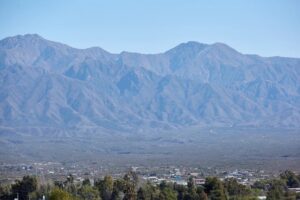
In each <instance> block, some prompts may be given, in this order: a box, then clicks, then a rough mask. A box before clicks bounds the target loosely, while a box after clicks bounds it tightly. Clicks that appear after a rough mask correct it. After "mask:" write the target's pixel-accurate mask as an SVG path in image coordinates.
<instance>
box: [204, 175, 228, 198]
mask: <svg viewBox="0 0 300 200" xmlns="http://www.w3.org/2000/svg"><path fill="white" fill-rule="evenodd" d="M204 188H205V192H206V193H207V194H208V196H209V198H210V199H211V200H226V195H225V190H224V186H223V183H222V182H221V181H220V180H219V179H218V178H216V177H208V178H206V180H205V184H204Z"/></svg>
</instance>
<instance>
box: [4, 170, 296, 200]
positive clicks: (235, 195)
mask: <svg viewBox="0 0 300 200" xmlns="http://www.w3.org/2000/svg"><path fill="white" fill-rule="evenodd" d="M296 187H300V175H296V174H295V173H293V172H291V171H285V172H283V173H281V174H280V176H279V178H277V179H270V180H261V181H257V182H255V183H254V184H253V185H252V186H245V185H242V184H240V183H238V181H237V180H236V179H233V178H229V179H225V180H224V181H221V180H220V179H218V178H217V177H207V178H206V180H205V184H204V185H201V186H197V185H195V183H194V180H193V178H192V177H190V178H189V179H188V184H187V186H185V185H178V184H176V183H171V182H165V181H163V182H161V183H160V184H158V185H156V184H152V183H150V182H144V183H141V181H139V178H138V176H137V174H136V173H134V172H129V173H127V174H125V175H124V177H123V178H119V179H115V180H114V179H113V178H112V177H111V176H105V177H104V178H103V179H98V180H96V181H95V183H94V184H91V182H90V180H89V179H85V180H84V181H83V182H82V183H80V184H78V183H75V181H74V177H73V176H72V175H69V176H68V177H67V178H66V180H65V181H56V182H54V184H47V185H40V184H39V182H38V180H37V178H36V177H35V176H24V177H23V179H22V180H16V181H15V183H14V184H11V185H0V199H1V200H11V199H14V198H18V199H19V200H28V199H30V200H39V199H42V198H43V196H44V197H45V199H46V200H48V199H49V200H255V199H257V198H258V196H259V195H266V196H267V200H297V199H300V194H299V193H298V194H297V193H296V192H294V191H290V190H288V188H296Z"/></svg>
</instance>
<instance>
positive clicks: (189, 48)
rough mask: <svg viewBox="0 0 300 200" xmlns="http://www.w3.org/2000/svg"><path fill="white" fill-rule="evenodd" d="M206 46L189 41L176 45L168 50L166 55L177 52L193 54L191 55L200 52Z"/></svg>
mask: <svg viewBox="0 0 300 200" xmlns="http://www.w3.org/2000/svg"><path fill="white" fill-rule="evenodd" d="M207 46H208V45H207V44H202V43H199V42H195V41H189V42H186V43H181V44H179V45H177V46H176V47H174V48H172V49H170V50H168V51H167V52H166V54H178V53H179V52H193V53H199V52H200V51H201V50H203V49H204V48H205V47H207Z"/></svg>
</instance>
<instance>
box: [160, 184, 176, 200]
mask: <svg viewBox="0 0 300 200" xmlns="http://www.w3.org/2000/svg"><path fill="white" fill-rule="evenodd" d="M159 199H160V200H176V199H177V194H176V191H174V190H173V189H172V188H169V187H165V188H164V189H162V190H161V191H160V193H159Z"/></svg>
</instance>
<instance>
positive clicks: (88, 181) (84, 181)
mask: <svg viewBox="0 0 300 200" xmlns="http://www.w3.org/2000/svg"><path fill="white" fill-rule="evenodd" d="M82 185H91V182H90V179H88V178H86V179H84V180H83V181H82Z"/></svg>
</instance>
